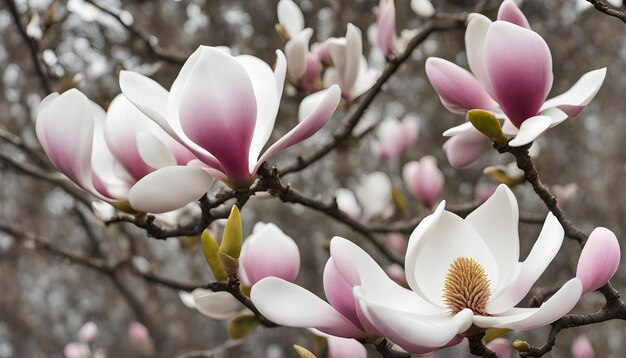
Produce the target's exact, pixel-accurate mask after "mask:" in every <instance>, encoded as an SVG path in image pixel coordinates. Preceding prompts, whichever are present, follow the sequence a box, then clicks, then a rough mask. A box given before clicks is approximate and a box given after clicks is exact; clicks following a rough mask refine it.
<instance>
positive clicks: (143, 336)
mask: <svg viewBox="0 0 626 358" xmlns="http://www.w3.org/2000/svg"><path fill="white" fill-rule="evenodd" d="M128 334H129V336H130V339H132V340H133V341H135V342H137V343H144V342H146V341H148V340H149V339H150V333H149V332H148V329H147V328H146V326H144V325H143V324H141V323H139V322H133V323H131V324H130V326H129V327H128Z"/></svg>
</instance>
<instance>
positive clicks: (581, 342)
mask: <svg viewBox="0 0 626 358" xmlns="http://www.w3.org/2000/svg"><path fill="white" fill-rule="evenodd" d="M593 357H594V353H593V346H592V345H591V342H590V341H589V338H587V336H585V335H582V334H581V335H580V336H578V337H576V339H575V340H574V343H572V358H593Z"/></svg>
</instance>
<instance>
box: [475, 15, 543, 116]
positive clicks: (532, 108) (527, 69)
mask: <svg viewBox="0 0 626 358" xmlns="http://www.w3.org/2000/svg"><path fill="white" fill-rule="evenodd" d="M484 51H485V69H486V74H487V79H488V81H489V83H490V85H491V88H492V90H493V94H494V96H495V99H496V100H497V101H498V103H500V107H502V110H503V111H504V113H505V114H506V115H507V117H509V119H510V120H511V121H512V122H513V124H515V125H516V126H517V127H518V128H519V127H520V125H521V124H522V123H523V122H524V121H525V120H526V119H528V118H530V117H533V116H535V115H537V113H538V112H539V109H540V108H541V106H542V104H543V102H544V100H545V99H546V96H547V95H548V92H550V88H551V87H552V57H551V55H550V49H549V48H548V45H547V44H546V42H545V41H544V40H543V39H542V38H541V36H539V35H538V34H537V33H535V32H533V31H531V30H528V29H526V28H523V27H520V26H517V25H514V24H512V23H509V22H505V21H496V22H494V23H493V24H492V25H491V26H490V27H489V30H488V31H487V37H486V38H485V49H484Z"/></svg>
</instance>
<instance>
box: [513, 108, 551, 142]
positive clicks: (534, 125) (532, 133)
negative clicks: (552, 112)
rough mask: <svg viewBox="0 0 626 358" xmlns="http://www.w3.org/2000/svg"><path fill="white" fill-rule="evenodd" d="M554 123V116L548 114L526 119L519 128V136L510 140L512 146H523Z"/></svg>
mask: <svg viewBox="0 0 626 358" xmlns="http://www.w3.org/2000/svg"><path fill="white" fill-rule="evenodd" d="M551 125H552V118H550V117H548V116H534V117H530V118H528V119H527V120H525V121H524V122H523V123H522V125H521V126H520V128H519V132H518V133H517V136H515V138H514V139H513V140H512V141H510V142H509V145H510V146H511V147H521V146H523V145H526V144H528V143H530V142H532V141H534V140H535V139H536V138H537V137H539V136H540V135H541V133H543V132H545V131H546V129H548V128H550V126H551Z"/></svg>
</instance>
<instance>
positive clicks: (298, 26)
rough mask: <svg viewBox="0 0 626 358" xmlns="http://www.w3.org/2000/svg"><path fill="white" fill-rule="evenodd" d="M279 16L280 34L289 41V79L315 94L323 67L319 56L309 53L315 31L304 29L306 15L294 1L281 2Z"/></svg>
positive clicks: (287, 57) (287, 51)
mask: <svg viewBox="0 0 626 358" xmlns="http://www.w3.org/2000/svg"><path fill="white" fill-rule="evenodd" d="M277 14H278V23H279V29H280V33H281V34H282V35H283V36H284V37H285V38H286V39H287V43H286V44H285V57H286V60H287V79H288V80H289V82H291V83H292V84H294V85H296V86H299V87H301V88H302V89H303V90H304V91H305V92H314V91H315V90H316V88H317V86H318V82H319V81H320V74H321V71H322V65H321V63H320V59H319V57H318V56H317V54H315V53H312V52H310V51H309V41H310V40H311V36H313V29H311V28H306V29H305V28H304V15H303V14H302V11H300V8H299V7H298V5H296V4H295V3H294V2H293V1H292V0H280V1H279V2H278V7H277Z"/></svg>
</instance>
